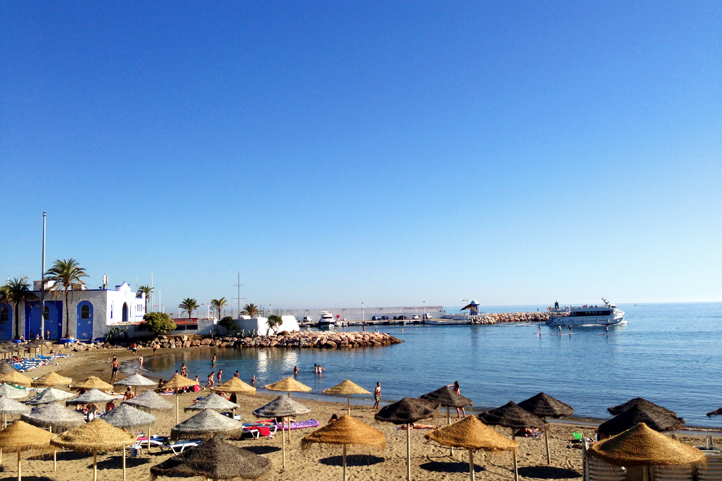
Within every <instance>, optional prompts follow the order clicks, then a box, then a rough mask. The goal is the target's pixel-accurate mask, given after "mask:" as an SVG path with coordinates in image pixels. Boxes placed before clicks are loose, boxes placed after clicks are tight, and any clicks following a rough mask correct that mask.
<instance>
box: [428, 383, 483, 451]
mask: <svg viewBox="0 0 722 481" xmlns="http://www.w3.org/2000/svg"><path fill="white" fill-rule="evenodd" d="M419 398H420V399H424V400H426V401H431V402H432V403H436V404H439V405H441V406H446V424H451V412H450V409H451V408H452V407H454V408H465V407H466V406H473V405H474V401H472V400H471V399H469V398H467V397H464V396H462V395H461V394H459V393H457V392H455V391H454V390H453V389H451V388H450V387H449V386H443V387H440V388H439V389H437V390H435V391H431V392H428V393H426V394H422V395H421V396H419ZM457 414H458V411H457ZM451 455H452V456H453V455H454V448H453V447H452V448H451Z"/></svg>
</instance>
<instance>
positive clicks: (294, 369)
mask: <svg viewBox="0 0 722 481" xmlns="http://www.w3.org/2000/svg"><path fill="white" fill-rule="evenodd" d="M293 373H294V374H295V375H297V376H298V366H294V368H293Z"/></svg>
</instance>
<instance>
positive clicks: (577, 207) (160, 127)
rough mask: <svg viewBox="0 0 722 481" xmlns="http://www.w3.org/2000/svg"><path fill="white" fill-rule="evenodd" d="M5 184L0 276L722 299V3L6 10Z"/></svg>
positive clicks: (198, 287)
mask: <svg viewBox="0 0 722 481" xmlns="http://www.w3.org/2000/svg"><path fill="white" fill-rule="evenodd" d="M0 166H1V167H2V170H1V172H2V174H1V176H2V177H1V178H2V182H1V184H0V186H1V187H0V206H1V207H0V209H1V211H0V213H1V215H0V226H1V229H0V278H2V279H3V280H4V279H5V278H6V277H7V276H12V277H15V276H20V275H29V276H30V277H31V279H37V278H39V275H40V271H41V267H40V253H41V232H42V212H43V211H44V210H45V211H47V212H48V247H47V254H48V259H49V263H50V262H52V261H53V260H54V259H57V258H67V257H74V258H76V259H78V260H79V261H80V263H81V264H82V265H83V266H84V267H86V269H87V270H88V272H89V274H90V278H89V279H88V283H89V285H91V286H92V287H97V286H98V285H99V284H100V283H101V278H102V275H103V273H107V274H108V275H109V276H110V281H111V283H112V284H116V283H120V282H122V281H123V280H126V281H128V282H129V283H131V285H133V286H135V279H136V276H138V278H139V280H140V283H141V284H144V283H150V272H151V271H153V272H154V276H155V285H156V289H160V290H162V293H163V303H164V304H165V305H166V309H168V308H169V306H170V307H175V306H177V304H178V302H179V301H180V300H181V298H183V297H195V298H197V299H198V301H199V302H208V301H209V300H210V299H211V298H214V297H221V296H225V297H227V298H229V299H230V298H232V297H235V292H236V291H235V288H234V287H233V284H234V283H235V282H236V273H237V271H238V270H240V271H241V276H242V283H243V284H244V285H245V286H244V287H243V297H245V298H246V300H245V301H244V302H255V303H257V304H261V305H267V304H269V303H270V304H272V305H273V306H275V307H333V306H360V304H361V302H362V301H364V302H365V305H366V306H375V305H421V303H422V302H423V301H426V304H427V305H430V304H443V305H459V304H461V300H462V299H469V298H475V299H477V300H478V301H479V302H481V303H482V304H485V305H504V304H534V303H551V302H553V301H554V300H559V301H560V302H562V303H576V302H582V303H585V302H599V298H600V297H601V296H606V297H608V298H609V299H611V300H613V301H616V302H666V301H719V300H722V3H720V2H718V1H679V2H666V1H657V0H655V1H649V2H631V3H630V2H608V1H599V2H592V1H588V2H567V1H558V2H553V1H549V2H536V1H528V2H512V1H497V2H468V3H464V2H369V1H362V2H337V1H329V2H277V1H274V2H237V1H227V2H211V3H208V2H131V1H126V2H33V1H27V2H21V1H6V2H2V3H0ZM234 304H235V303H234Z"/></svg>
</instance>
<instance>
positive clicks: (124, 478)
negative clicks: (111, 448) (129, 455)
mask: <svg viewBox="0 0 722 481" xmlns="http://www.w3.org/2000/svg"><path fill="white" fill-rule="evenodd" d="M123 481H125V446H123Z"/></svg>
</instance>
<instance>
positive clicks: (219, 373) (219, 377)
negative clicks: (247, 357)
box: [218, 369, 223, 384]
mask: <svg viewBox="0 0 722 481" xmlns="http://www.w3.org/2000/svg"><path fill="white" fill-rule="evenodd" d="M222 377H223V369H219V370H218V384H220V383H221V378H222Z"/></svg>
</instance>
